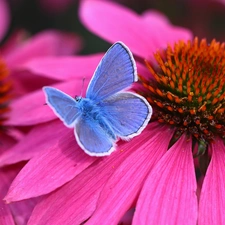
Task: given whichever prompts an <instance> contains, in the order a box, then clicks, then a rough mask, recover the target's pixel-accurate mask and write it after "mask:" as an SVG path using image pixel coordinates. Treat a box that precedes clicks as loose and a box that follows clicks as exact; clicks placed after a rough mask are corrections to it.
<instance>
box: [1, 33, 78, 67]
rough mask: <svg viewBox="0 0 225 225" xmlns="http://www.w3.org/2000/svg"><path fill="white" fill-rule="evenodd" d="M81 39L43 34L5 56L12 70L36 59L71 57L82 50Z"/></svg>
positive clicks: (70, 35)
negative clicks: (59, 56)
mask: <svg viewBox="0 0 225 225" xmlns="http://www.w3.org/2000/svg"><path fill="white" fill-rule="evenodd" d="M80 47H81V41H80V38H79V37H77V36H76V35H74V34H65V33H62V32H58V31H54V30H50V31H44V32H41V33H39V34H37V35H35V36H33V37H32V38H30V39H28V40H27V41H26V42H24V43H21V45H20V46H18V47H17V48H14V49H12V50H11V52H10V53H8V55H5V56H4V57H5V60H6V61H7V65H8V66H9V67H10V68H15V67H17V66H20V64H23V63H25V62H26V61H28V60H31V59H32V58H36V57H43V56H52V55H53V56H54V55H68V54H69V55H70V54H72V53H74V51H76V52H77V51H78V50H80Z"/></svg>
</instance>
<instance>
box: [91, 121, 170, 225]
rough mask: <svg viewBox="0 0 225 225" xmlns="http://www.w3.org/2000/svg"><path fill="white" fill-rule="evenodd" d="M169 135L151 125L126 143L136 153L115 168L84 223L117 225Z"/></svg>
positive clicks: (162, 129)
mask: <svg viewBox="0 0 225 225" xmlns="http://www.w3.org/2000/svg"><path fill="white" fill-rule="evenodd" d="M157 125H158V123H157ZM162 133H163V134H164V136H163V137H162V135H161V134H162ZM172 135H173V132H171V129H170V128H168V127H159V126H156V127H154V125H153V126H152V123H151V124H150V125H148V127H147V128H146V129H145V131H144V132H143V133H142V134H141V135H140V136H138V137H137V138H135V140H133V142H129V143H127V144H126V148H128V149H133V148H134V149H135V151H133V152H131V154H130V155H129V156H128V157H127V158H126V159H125V160H124V161H123V162H122V164H121V165H119V166H118V167H117V168H116V170H115V172H114V173H113V175H112V176H111V177H110V178H109V180H108V181H107V183H106V184H105V185H104V188H103V190H102V192H101V195H100V198H99V201H98V203H97V208H96V210H95V212H94V214H93V215H92V217H91V218H90V220H89V221H88V223H87V224H90V225H91V224H104V222H105V221H107V222H108V224H118V222H119V221H120V219H121V218H122V216H123V215H124V214H125V213H126V211H127V210H129V208H130V207H131V206H132V204H133V202H134V201H135V199H136V198H137V195H138V194H139V192H140V190H141V188H142V185H143V183H144V180H145V178H146V176H147V174H148V173H149V171H150V170H151V169H152V167H153V165H154V164H155V163H156V162H157V161H158V160H160V158H161V157H162V156H163V155H164V154H165V152H166V151H167V148H168V145H169V142H170V140H171V137H172ZM150 146H151V147H150ZM124 148H125V146H124Z"/></svg>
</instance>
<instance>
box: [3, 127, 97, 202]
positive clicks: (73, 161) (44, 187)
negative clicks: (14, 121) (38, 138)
mask: <svg viewBox="0 0 225 225" xmlns="http://www.w3.org/2000/svg"><path fill="white" fill-rule="evenodd" d="M53 126H54V125H53ZM53 132H54V131H53ZM40 135H41V134H40ZM95 160H96V158H95V157H90V156H88V155H87V154H85V153H84V152H83V150H81V149H80V147H79V146H78V145H77V143H76V141H75V137H74V134H73V130H70V129H67V130H66V131H63V132H61V133H58V137H57V138H55V143H54V144H53V145H52V146H50V147H48V148H47V149H45V151H41V152H40V153H39V154H37V155H36V156H35V157H33V158H32V159H31V160H30V161H29V162H28V163H27V164H26V165H25V166H24V167H23V169H22V170H21V171H20V173H19V174H18V175H17V177H16V178H15V179H14V181H13V182H12V185H11V186H10V188H9V191H8V194H7V196H6V197H5V200H6V201H7V202H12V201H19V200H23V199H27V198H32V197H37V196H40V195H44V194H47V193H49V192H51V191H53V190H55V189H56V188H58V187H61V186H62V185H63V184H65V183H67V182H68V181H70V180H71V179H73V178H74V177H75V176H76V175H77V174H79V173H80V172H81V171H82V170H84V169H85V168H86V167H87V166H89V165H90V164H91V163H93V162H94V161H95Z"/></svg>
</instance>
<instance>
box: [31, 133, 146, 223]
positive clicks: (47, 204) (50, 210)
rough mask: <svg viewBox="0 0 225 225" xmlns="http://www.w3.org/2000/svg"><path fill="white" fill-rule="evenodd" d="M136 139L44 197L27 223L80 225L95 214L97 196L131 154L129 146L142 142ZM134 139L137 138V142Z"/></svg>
mask: <svg viewBox="0 0 225 225" xmlns="http://www.w3.org/2000/svg"><path fill="white" fill-rule="evenodd" d="M139 137H140V136H139ZM139 137H136V138H134V139H132V140H131V141H130V142H128V143H127V142H122V143H119V144H118V147H117V150H116V151H115V152H113V153H112V154H111V155H110V156H107V157H103V158H101V159H98V160H97V161H96V162H95V163H93V164H92V165H91V166H90V167H88V168H87V169H86V170H84V171H83V172H82V173H80V174H79V175H78V176H77V177H75V178H74V179H73V180H71V181H70V182H69V183H68V184H66V185H64V186H63V187H61V188H60V189H58V190H57V191H55V192H53V193H52V194H50V195H48V196H47V197H46V198H44V199H43V200H42V201H41V202H40V204H38V205H37V206H36V207H35V209H34V211H33V214H32V216H31V218H30V221H29V223H28V224H29V225H34V224H35V225H52V224H73V225H76V224H79V225H80V224H81V223H82V222H84V221H85V220H87V219H88V218H89V217H90V216H91V215H92V214H93V212H94V211H95V208H96V204H97V201H98V198H99V194H100V192H101V190H102V188H103V186H104V184H105V183H106V181H107V180H108V179H109V177H110V176H111V175H112V174H113V173H114V172H115V170H116V169H117V168H118V167H119V165H120V164H121V163H122V162H123V161H124V160H125V159H126V158H127V157H128V156H129V155H130V154H132V151H133V150H132V149H131V148H130V146H134V145H135V146H136V145H138V144H141V143H142V141H141V140H142V138H141V137H140V138H139ZM137 138H139V141H138V142H137ZM136 152H137V151H136ZM59 215H60V216H59ZM98 224H99V223H98ZM104 224H105V223H104Z"/></svg>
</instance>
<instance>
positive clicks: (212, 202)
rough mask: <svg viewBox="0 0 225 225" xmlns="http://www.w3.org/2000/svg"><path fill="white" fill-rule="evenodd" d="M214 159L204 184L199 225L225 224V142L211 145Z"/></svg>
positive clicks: (219, 141)
mask: <svg viewBox="0 0 225 225" xmlns="http://www.w3.org/2000/svg"><path fill="white" fill-rule="evenodd" d="M211 149H212V158H211V161H210V164H209V167H208V169H207V173H206V176H205V179H204V182H203V186H202V190H201V195H200V203H199V223H198V224H199V225H205V224H207V225H214V224H225V214H224V209H225V180H224V174H225V147H224V142H223V140H220V139H217V140H216V141H215V142H214V143H212V144H211Z"/></svg>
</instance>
